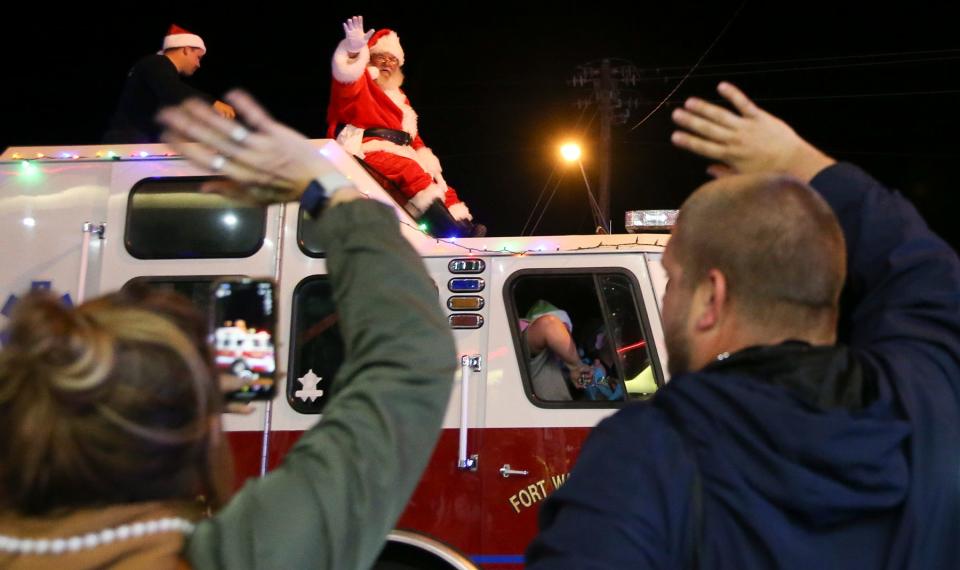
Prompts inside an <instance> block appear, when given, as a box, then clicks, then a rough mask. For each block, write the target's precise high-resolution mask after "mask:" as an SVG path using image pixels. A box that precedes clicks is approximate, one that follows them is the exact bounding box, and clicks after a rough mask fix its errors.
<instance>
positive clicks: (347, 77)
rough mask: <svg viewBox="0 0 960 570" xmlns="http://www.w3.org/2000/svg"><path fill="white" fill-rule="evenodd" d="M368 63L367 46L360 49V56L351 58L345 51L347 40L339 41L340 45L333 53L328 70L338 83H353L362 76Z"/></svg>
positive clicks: (368, 50)
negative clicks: (329, 69)
mask: <svg viewBox="0 0 960 570" xmlns="http://www.w3.org/2000/svg"><path fill="white" fill-rule="evenodd" d="M369 62H370V49H369V48H368V47H367V46H363V47H362V48H360V55H358V56H357V57H356V58H351V57H350V55H349V52H348V51H347V40H340V44H339V45H338V46H337V49H336V50H335V51H334V52H333V61H332V62H331V64H330V68H331V70H332V71H333V78H334V79H336V80H337V81H339V82H340V83H355V82H356V81H357V80H359V79H360V78H361V77H362V76H363V72H364V71H365V70H366V69H367V63H369Z"/></svg>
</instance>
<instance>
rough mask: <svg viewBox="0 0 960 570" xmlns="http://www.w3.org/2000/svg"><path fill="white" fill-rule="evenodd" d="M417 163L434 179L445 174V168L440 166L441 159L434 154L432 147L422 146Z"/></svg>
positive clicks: (418, 150) (418, 151)
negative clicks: (442, 173)
mask: <svg viewBox="0 0 960 570" xmlns="http://www.w3.org/2000/svg"><path fill="white" fill-rule="evenodd" d="M417 162H418V163H419V164H420V167H421V168H423V169H424V170H425V171H427V172H429V173H430V174H431V175H433V176H434V177H436V176H438V175H439V174H440V173H441V172H443V167H441V166H440V159H439V158H437V155H435V154H433V151H432V150H430V147H426V146H422V147H420V148H418V149H417Z"/></svg>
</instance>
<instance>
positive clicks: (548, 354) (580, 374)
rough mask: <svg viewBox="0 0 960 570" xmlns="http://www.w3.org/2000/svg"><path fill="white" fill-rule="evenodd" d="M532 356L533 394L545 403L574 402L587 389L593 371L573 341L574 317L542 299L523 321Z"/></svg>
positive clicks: (521, 326) (530, 358) (530, 364)
mask: <svg viewBox="0 0 960 570" xmlns="http://www.w3.org/2000/svg"><path fill="white" fill-rule="evenodd" d="M520 328H521V331H522V335H523V339H524V342H525V343H526V347H527V350H528V352H529V360H528V371H529V373H530V382H531V385H532V387H533V394H534V395H535V396H536V397H537V399H539V400H542V401H545V402H559V401H565V400H573V399H578V398H574V391H579V390H582V389H583V385H584V382H585V381H587V380H589V378H590V377H591V376H592V375H593V370H592V369H591V367H590V366H589V365H587V364H584V363H583V362H582V361H581V356H580V354H579V351H578V349H577V345H576V343H575V342H574V340H573V336H572V334H571V333H572V331H573V322H572V321H571V320H570V315H569V314H568V313H567V312H566V311H564V310H562V309H559V308H557V307H555V306H554V305H552V304H551V303H549V302H548V301H544V300H543V299H540V300H539V301H537V302H536V303H535V304H534V305H533V307H531V308H530V310H529V311H528V312H527V314H526V316H525V317H524V318H523V319H521V320H520Z"/></svg>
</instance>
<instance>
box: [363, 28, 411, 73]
mask: <svg viewBox="0 0 960 570" xmlns="http://www.w3.org/2000/svg"><path fill="white" fill-rule="evenodd" d="M370 53H389V54H390V55H392V56H393V57H395V58H397V61H399V62H400V67H403V48H402V47H400V36H398V35H397V32H390V33H388V34H384V35H383V36H381V37H380V38H378V39H377V43H375V44H373V47H371V48H370Z"/></svg>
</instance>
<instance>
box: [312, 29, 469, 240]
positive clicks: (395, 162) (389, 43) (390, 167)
mask: <svg viewBox="0 0 960 570" xmlns="http://www.w3.org/2000/svg"><path fill="white" fill-rule="evenodd" d="M346 44H347V40H343V41H341V42H340V45H339V46H337V50H336V51H335V52H334V54H333V64H332V68H333V82H332V87H331V89H330V106H329V107H328V108H327V122H328V125H329V128H328V131H327V136H328V137H331V138H336V139H337V142H338V143H340V145H341V146H343V147H344V148H345V149H346V150H347V152H349V153H351V154H353V155H355V156H358V157H360V158H362V159H363V160H364V161H366V163H367V164H369V165H370V166H371V167H373V168H374V169H376V170H377V171H378V172H380V173H381V174H383V175H384V176H385V177H387V178H388V179H390V180H391V181H393V182H395V183H396V184H397V186H398V187H399V188H400V190H401V191H402V192H403V193H404V194H405V195H406V196H407V198H408V199H409V200H410V204H411V205H412V206H413V207H414V208H415V209H416V210H417V212H423V211H425V210H426V209H427V208H428V207H429V205H430V203H431V202H433V201H434V200H435V199H439V200H440V201H442V202H443V203H444V205H445V206H446V207H447V209H448V210H449V211H450V214H451V215H452V216H453V217H454V218H455V219H457V220H460V221H468V220H471V219H472V216H471V215H470V211H469V210H468V209H467V206H466V204H464V203H463V202H462V201H460V198H459V197H458V196H457V193H456V192H455V191H454V189H453V188H451V187H449V186H447V184H446V181H444V179H443V176H442V174H441V171H442V168H441V167H440V161H439V160H437V157H436V156H435V155H434V154H433V151H431V150H430V148H429V147H427V146H426V145H425V144H424V143H423V139H422V138H420V135H419V133H418V132H417V114H416V113H415V112H414V111H413V108H411V107H410V101H409V100H408V99H407V96H406V95H404V93H403V91H402V90H401V89H400V88H399V87H398V88H395V89H384V88H383V87H381V86H380V85H378V84H377V83H376V81H375V80H376V78H377V76H378V75H379V73H380V70H379V69H377V68H376V67H373V66H368V64H369V62H370V53H371V49H373V50H375V51H374V53H376V50H379V51H385V52H387V53H391V55H394V56H395V57H397V58H398V59H399V60H400V64H401V65H402V64H403V52H402V50H401V49H400V46H399V39H398V38H397V36H396V34H395V33H394V32H392V31H390V30H379V31H378V32H377V33H376V34H374V35H373V36H372V37H371V38H370V41H369V43H368V44H367V45H366V46H364V47H363V48H362V49H361V50H360V52H359V55H358V56H357V57H355V58H351V57H350V56H349V54H348V51H347V45H346ZM385 48H386V49H385ZM391 48H392V49H391ZM396 52H399V53H396ZM376 128H386V129H392V130H395V131H403V132H405V133H407V134H409V135H410V140H411V142H410V144H397V143H396V142H391V141H389V140H385V139H384V138H380V137H375V136H369V135H366V134H365V133H364V131H365V130H366V129H376Z"/></svg>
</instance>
